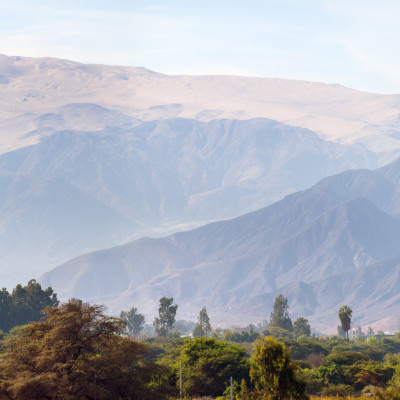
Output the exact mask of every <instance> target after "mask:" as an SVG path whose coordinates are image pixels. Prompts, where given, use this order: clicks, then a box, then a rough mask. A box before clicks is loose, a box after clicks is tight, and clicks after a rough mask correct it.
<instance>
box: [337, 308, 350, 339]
mask: <svg viewBox="0 0 400 400" xmlns="http://www.w3.org/2000/svg"><path fill="white" fill-rule="evenodd" d="M352 314H353V310H352V309H351V308H350V307H349V306H347V305H343V306H342V307H340V308H339V313H338V316H339V320H340V324H341V325H342V330H343V332H346V336H347V341H348V340H349V330H350V326H351V317H352Z"/></svg>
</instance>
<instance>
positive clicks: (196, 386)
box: [181, 338, 249, 397]
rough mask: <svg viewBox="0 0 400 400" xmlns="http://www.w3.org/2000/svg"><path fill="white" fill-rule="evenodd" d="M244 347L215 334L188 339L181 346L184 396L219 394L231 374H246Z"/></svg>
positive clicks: (233, 375)
mask: <svg viewBox="0 0 400 400" xmlns="http://www.w3.org/2000/svg"><path fill="white" fill-rule="evenodd" d="M245 354H246V351H245V349H243V348H241V347H239V346H238V345H235V344H231V343H226V342H223V341H220V340H218V339H215V338H197V339H193V340H187V341H186V342H185V345H184V346H183V348H182V350H181V360H182V366H183V391H184V394H185V395H186V396H194V395H197V396H214V397H215V396H219V395H221V394H222V393H223V392H224V390H225V388H226V387H227V386H228V385H229V380H230V377H231V376H232V377H233V378H234V379H235V380H236V381H238V382H240V381H241V380H242V378H246V377H247V376H248V371H249V365H248V362H247V361H246V359H245Z"/></svg>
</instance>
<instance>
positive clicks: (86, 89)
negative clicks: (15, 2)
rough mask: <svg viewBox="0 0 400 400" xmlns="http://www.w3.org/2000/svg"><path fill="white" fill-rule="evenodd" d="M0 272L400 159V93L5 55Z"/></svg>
mask: <svg viewBox="0 0 400 400" xmlns="http://www.w3.org/2000/svg"><path fill="white" fill-rule="evenodd" d="M0 93H1V96H0V279H1V280H2V282H3V285H6V286H11V285H15V284H16V283H18V282H21V281H24V280H27V279H30V278H31V277H32V276H39V275H40V274H41V273H43V272H45V271H47V270H49V269H50V268H52V267H54V266H55V265H58V264H60V263H62V262H65V261H67V260H68V259H70V258H72V257H74V256H77V255H79V254H82V253H85V252H88V251H91V250H97V249H102V248H107V247H111V246H115V245H118V244H122V243H125V242H128V241H130V240H133V239H136V238H140V237H142V236H152V237H160V236H163V235H165V234H168V233H172V232H177V231H181V230H187V229H189V228H192V227H196V226H201V225H203V224H205V223H208V222H210V221H216V220H220V219H226V218H232V217H236V216H239V215H241V214H244V213H246V212H249V211H253V210H257V209H259V208H261V207H264V206H266V205H268V204H271V203H273V202H275V201H277V200H280V199H281V198H283V197H284V196H285V195H287V194H289V193H293V192H295V191H298V190H302V189H305V188H307V187H309V186H310V185H312V184H314V183H315V182H317V181H318V180H319V179H321V178H324V177H326V176H329V175H332V174H335V173H337V172H340V171H344V170H346V169H349V168H376V167H379V166H382V165H384V164H385V163H387V162H389V161H391V160H394V159H395V158H396V157H398V156H399V155H400V140H399V139H400V135H399V133H400V130H399V124H398V122H399V115H400V97H399V96H396V95H379V94H371V93H363V92H359V91H355V90H351V89H348V88H344V87H342V86H340V85H326V84H320V83H312V82H302V81H290V80H281V79H266V78H246V77H234V76H168V75H164V74H160V73H156V72H152V71H149V70H146V69H144V68H136V67H117V66H104V65H85V64H79V63H75V62H72V61H67V60H58V59H51V58H41V59H35V58H23V57H8V56H0Z"/></svg>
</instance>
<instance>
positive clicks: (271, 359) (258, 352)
mask: <svg viewBox="0 0 400 400" xmlns="http://www.w3.org/2000/svg"><path fill="white" fill-rule="evenodd" d="M298 368H299V367H298V366H297V365H296V364H295V363H294V362H293V361H292V359H291V357H290V351H289V350H288V349H287V348H286V346H285V345H284V344H283V343H280V342H278V341H277V340H276V339H274V338H272V337H266V338H264V339H263V340H262V341H260V342H259V343H256V345H255V349H254V353H253V356H252V358H251V369H250V377H251V379H252V381H253V382H254V384H255V386H256V389H257V390H258V392H259V393H260V395H261V396H262V397H260V398H262V399H264V398H265V399H275V400H283V399H291V398H295V399H306V398H307V396H306V394H305V383H304V382H301V381H300V380H299V379H298V378H297V377H296V374H295V372H296V370H297V369H298Z"/></svg>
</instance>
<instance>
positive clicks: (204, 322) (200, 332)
mask: <svg viewBox="0 0 400 400" xmlns="http://www.w3.org/2000/svg"><path fill="white" fill-rule="evenodd" d="M211 331H212V328H211V324H210V318H209V317H208V314H207V309H206V308H205V307H203V308H202V309H201V310H200V313H199V316H198V318H197V324H196V327H195V328H194V330H193V337H202V336H210V335H211Z"/></svg>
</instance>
